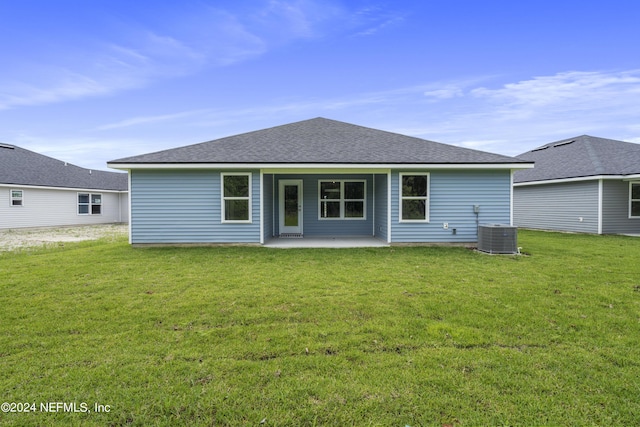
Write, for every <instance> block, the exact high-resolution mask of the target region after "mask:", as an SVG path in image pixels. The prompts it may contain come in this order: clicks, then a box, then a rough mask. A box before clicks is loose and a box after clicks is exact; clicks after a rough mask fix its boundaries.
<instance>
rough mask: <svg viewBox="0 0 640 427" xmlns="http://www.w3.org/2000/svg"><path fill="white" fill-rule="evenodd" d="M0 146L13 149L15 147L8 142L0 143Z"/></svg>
mask: <svg viewBox="0 0 640 427" xmlns="http://www.w3.org/2000/svg"><path fill="white" fill-rule="evenodd" d="M0 148H8V149H9V150H13V149H14V148H15V147H14V146H13V145H9V144H0Z"/></svg>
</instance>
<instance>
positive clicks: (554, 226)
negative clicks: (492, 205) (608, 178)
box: [513, 180, 598, 233]
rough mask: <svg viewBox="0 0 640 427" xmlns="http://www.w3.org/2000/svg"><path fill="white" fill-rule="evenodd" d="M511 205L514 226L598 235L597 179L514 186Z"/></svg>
mask: <svg viewBox="0 0 640 427" xmlns="http://www.w3.org/2000/svg"><path fill="white" fill-rule="evenodd" d="M513 202H514V203H513V213H514V224H515V225H516V226H518V227H525V228H534V229H542V230H557V231H570V232H578V233H598V181H597V180H593V181H581V182H571V183H559V184H541V185H531V186H518V187H514V196H513ZM580 218H582V221H580Z"/></svg>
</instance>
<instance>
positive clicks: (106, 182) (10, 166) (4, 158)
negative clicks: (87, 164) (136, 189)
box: [0, 144, 128, 191]
mask: <svg viewBox="0 0 640 427" xmlns="http://www.w3.org/2000/svg"><path fill="white" fill-rule="evenodd" d="M127 180H128V178H127V174H125V173H118V172H107V171H96V170H94V171H90V170H89V169H85V168H81V167H79V166H74V165H72V164H68V163H65V162H63V161H60V160H56V159H53V158H51V157H47V156H44V155H42V154H38V153H34V152H33V151H29V150H25V149H24V148H20V147H17V146H14V145H7V144H0V183H1V184H15V185H37V186H45V187H63V188H83V189H96V190H119V191H126V190H127V188H128V183H127Z"/></svg>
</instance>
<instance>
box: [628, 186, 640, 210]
mask: <svg viewBox="0 0 640 427" xmlns="http://www.w3.org/2000/svg"><path fill="white" fill-rule="evenodd" d="M634 185H640V181H637V182H629V219H637V218H640V216H633V215H632V213H633V211H632V209H631V205H632V204H633V202H638V203H640V199H632V198H631V197H632V196H633V191H632V190H633V186H634Z"/></svg>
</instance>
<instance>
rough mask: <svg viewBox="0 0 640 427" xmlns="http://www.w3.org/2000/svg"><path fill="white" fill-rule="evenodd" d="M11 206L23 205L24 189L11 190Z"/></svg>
mask: <svg viewBox="0 0 640 427" xmlns="http://www.w3.org/2000/svg"><path fill="white" fill-rule="evenodd" d="M11 206H22V190H11Z"/></svg>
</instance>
